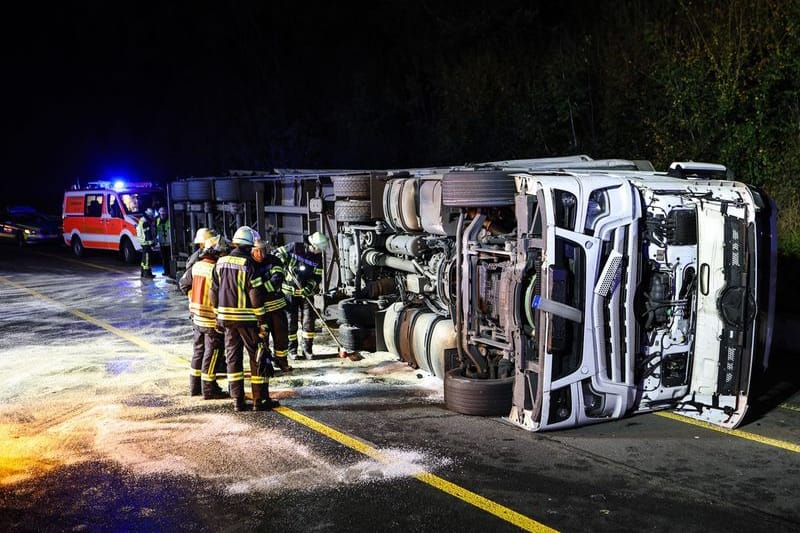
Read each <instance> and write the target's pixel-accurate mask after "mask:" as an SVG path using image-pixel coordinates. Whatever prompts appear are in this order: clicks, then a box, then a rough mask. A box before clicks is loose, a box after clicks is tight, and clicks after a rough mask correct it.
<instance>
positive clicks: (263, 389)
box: [253, 383, 281, 411]
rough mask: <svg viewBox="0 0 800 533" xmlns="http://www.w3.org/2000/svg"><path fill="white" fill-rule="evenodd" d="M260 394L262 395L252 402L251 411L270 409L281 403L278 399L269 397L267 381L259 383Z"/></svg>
mask: <svg viewBox="0 0 800 533" xmlns="http://www.w3.org/2000/svg"><path fill="white" fill-rule="evenodd" d="M260 394H263V397H262V398H261V399H259V400H258V401H256V402H255V404H253V411H271V410H272V409H274V408H275V407H279V406H280V405H281V404H280V402H279V401H278V400H273V399H272V398H270V397H269V383H264V384H263V385H260Z"/></svg>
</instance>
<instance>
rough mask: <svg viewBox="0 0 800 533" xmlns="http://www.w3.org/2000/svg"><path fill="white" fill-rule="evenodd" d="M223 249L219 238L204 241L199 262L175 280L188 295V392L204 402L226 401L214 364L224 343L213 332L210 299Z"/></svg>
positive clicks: (216, 362) (220, 353)
mask: <svg viewBox="0 0 800 533" xmlns="http://www.w3.org/2000/svg"><path fill="white" fill-rule="evenodd" d="M224 247H225V242H224V240H222V241H221V240H220V237H219V236H217V237H214V238H212V239H209V240H207V241H206V243H205V247H204V248H203V249H202V253H201V254H200V257H199V260H198V261H197V262H195V264H194V265H193V266H192V268H190V269H188V270H187V271H186V272H184V273H183V276H181V279H180V280H179V281H178V287H179V288H180V290H181V292H182V293H183V294H187V295H189V312H190V313H191V316H192V323H193V329H194V339H193V340H194V343H193V344H194V347H193V352H192V361H191V365H190V372H189V392H190V394H191V395H192V396H199V395H200V394H202V395H203V399H204V400H216V399H221V398H230V396H229V395H228V394H227V393H225V392H223V390H222V388H221V387H220V386H219V385H217V375H216V372H217V370H216V369H217V365H218V361H219V360H220V359H221V358H223V357H224V354H223V348H224V346H223V342H224V341H223V337H222V334H221V333H220V332H219V331H217V321H216V317H215V315H214V308H213V307H212V305H211V298H210V292H211V277H212V273H213V271H214V265H215V264H216V262H217V259H219V257H220V255H221V254H222V253H224ZM223 371H224V370H223Z"/></svg>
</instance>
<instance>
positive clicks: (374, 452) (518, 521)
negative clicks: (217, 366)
mask: <svg viewBox="0 0 800 533" xmlns="http://www.w3.org/2000/svg"><path fill="white" fill-rule="evenodd" d="M0 281H3V282H4V283H7V284H9V285H11V286H13V287H16V288H17V289H20V290H22V291H25V292H27V293H29V294H31V295H33V296H35V297H37V298H41V299H43V300H46V301H48V302H53V303H55V304H57V305H59V306H61V307H65V308H66V309H67V311H68V312H69V313H71V314H73V315H75V316H77V317H79V318H81V319H82V320H85V321H86V322H89V323H90V324H94V325H95V326H98V327H100V328H102V329H105V330H106V331H108V332H110V333H113V334H114V335H117V336H119V337H121V338H123V339H125V340H127V341H129V342H131V343H133V344H135V345H137V346H139V347H140V348H142V349H144V350H146V351H148V352H151V353H155V354H158V355H161V356H163V357H167V358H172V359H179V360H181V362H185V361H186V360H185V359H180V358H178V357H177V356H175V355H173V354H172V353H169V352H167V351H165V350H162V349H161V348H158V347H157V346H155V345H153V344H150V343H149V342H147V341H144V340H142V339H140V338H138V337H137V336H135V335H132V334H130V333H127V332H125V331H123V330H121V329H119V328H116V327H114V326H112V325H111V324H108V323H106V322H103V321H102V320H98V319H96V318H94V317H93V316H91V315H88V314H86V313H84V312H83V311H78V310H76V309H70V308H68V307H66V306H65V305H64V304H62V303H61V302H59V301H57V300H54V299H53V298H50V297H49V296H45V295H44V294H42V293H40V292H38V291H35V290H33V289H30V288H28V287H25V286H23V285H20V284H19V283H16V282H14V281H11V280H10V279H8V278H6V277H4V276H0ZM275 411H277V412H279V413H280V414H282V415H283V416H285V417H287V418H289V419H291V420H294V421H296V422H298V423H300V424H302V425H304V426H306V427H308V428H309V429H312V430H314V431H316V432H317V433H320V434H321V435H324V436H326V437H328V438H330V439H332V440H334V441H336V442H339V443H340V444H343V445H345V446H347V447H348V448H351V449H353V450H355V451H357V452H360V453H362V454H364V455H366V456H368V457H372V458H373V459H375V460H377V461H380V462H382V463H384V464H392V463H393V462H394V461H393V460H392V459H391V458H390V457H389V456H387V455H386V454H384V453H382V452H381V451H380V450H378V449H376V448H373V447H372V446H370V445H368V444H366V443H364V442H362V441H360V440H358V439H355V438H353V437H351V436H349V435H345V434H344V433H342V432H340V431H337V430H335V429H333V428H332V427H330V426H327V425H325V424H323V423H321V422H318V421H316V420H314V419H313V418H309V417H307V416H305V415H302V414H300V413H298V412H297V411H293V410H292V409H289V408H288V407H278V408H276V409H275ZM413 477H415V478H416V479H418V480H419V481H422V482H423V483H426V484H428V485H430V486H432V487H434V488H436V489H439V490H441V491H442V492H444V493H446V494H449V495H450V496H453V497H455V498H458V499H459V500H462V501H464V502H466V503H468V504H470V505H472V506H474V507H477V508H478V509H481V510H482V511H486V512H488V513H489V514H492V515H494V516H496V517H498V518H500V519H502V520H505V521H506V522H509V523H510V524H513V525H515V526H517V527H519V528H520V529H523V530H525V531H535V532H555V531H557V530H555V529H552V528H550V527H547V526H545V525H544V524H541V523H539V522H537V521H536V520H533V519H532V518H528V517H527V516H525V515H523V514H520V513H518V512H516V511H514V510H512V509H509V508H508V507H504V506H502V505H500V504H499V503H496V502H493V501H492V500H490V499H488V498H485V497H483V496H481V495H480V494H476V493H474V492H472V491H471V490H468V489H465V488H464V487H461V486H459V485H456V484H455V483H451V482H449V481H447V480H446V479H443V478H441V477H439V476H437V475H435V474H431V473H430V472H419V473H416V474H414V475H413Z"/></svg>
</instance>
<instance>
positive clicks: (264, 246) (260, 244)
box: [253, 237, 267, 252]
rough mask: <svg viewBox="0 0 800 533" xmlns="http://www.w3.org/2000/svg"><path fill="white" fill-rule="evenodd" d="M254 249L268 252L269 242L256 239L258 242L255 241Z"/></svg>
mask: <svg viewBox="0 0 800 533" xmlns="http://www.w3.org/2000/svg"><path fill="white" fill-rule="evenodd" d="M253 248H258V249H260V250H262V251H265V252H266V251H267V241H263V240H261V239H259V238H258V237H256V240H255V241H253Z"/></svg>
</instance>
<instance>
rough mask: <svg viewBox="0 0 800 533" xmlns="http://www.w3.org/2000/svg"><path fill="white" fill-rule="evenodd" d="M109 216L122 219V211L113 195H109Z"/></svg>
mask: <svg viewBox="0 0 800 533" xmlns="http://www.w3.org/2000/svg"><path fill="white" fill-rule="evenodd" d="M108 214H109V215H111V216H112V217H114V218H122V209H121V208H120V206H119V202H117V197H116V196H114V195H113V194H109V195H108Z"/></svg>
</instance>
